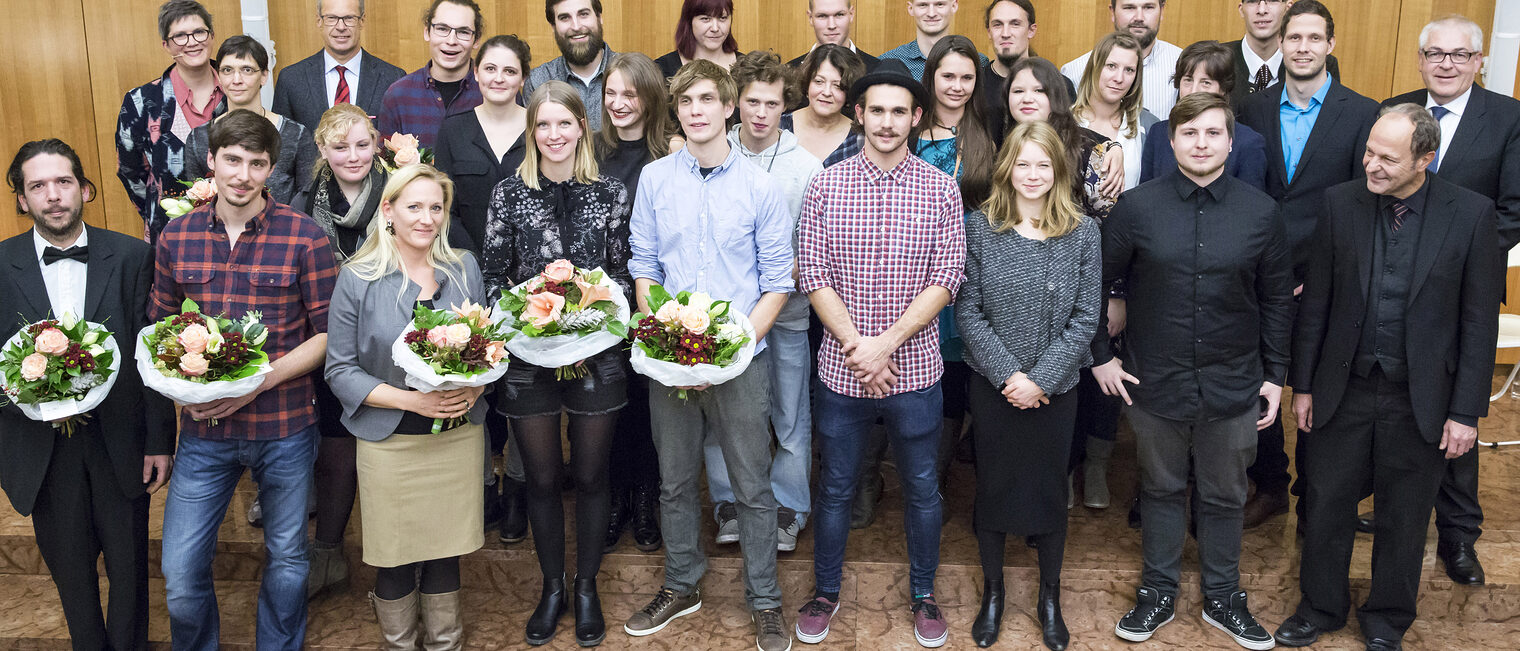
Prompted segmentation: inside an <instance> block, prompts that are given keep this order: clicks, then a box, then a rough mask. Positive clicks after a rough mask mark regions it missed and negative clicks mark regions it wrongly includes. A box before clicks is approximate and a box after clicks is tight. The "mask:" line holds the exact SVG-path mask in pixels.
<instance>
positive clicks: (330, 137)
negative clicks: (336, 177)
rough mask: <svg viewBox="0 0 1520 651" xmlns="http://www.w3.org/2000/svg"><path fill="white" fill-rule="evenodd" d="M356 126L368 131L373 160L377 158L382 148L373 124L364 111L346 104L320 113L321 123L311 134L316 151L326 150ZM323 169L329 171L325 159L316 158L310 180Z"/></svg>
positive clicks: (337, 105)
mask: <svg viewBox="0 0 1520 651" xmlns="http://www.w3.org/2000/svg"><path fill="white" fill-rule="evenodd" d="M356 124H362V125H364V126H365V128H367V129H369V139H370V142H371V144H372V145H373V147H374V155H375V158H379V157H380V148H381V147H383V146H384V145H382V144H381V143H380V132H379V131H376V130H375V124H374V122H371V121H370V119H369V115H367V114H366V113H365V112H364V109H362V108H359V107H357V106H354V105H353V104H349V103H348V102H343V103H341V104H333V106H332V108H330V109H327V110H326V111H324V112H323V113H322V121H320V122H318V123H317V130H316V131H314V132H312V138H313V139H314V140H316V141H317V149H319V150H320V149H323V148H326V147H327V146H329V145H331V144H332V143H335V142H337V141H339V140H342V139H343V137H344V136H347V135H348V132H349V131H351V130H353V128H354V125H356ZM370 165H371V166H373V165H374V161H373V160H371V161H370ZM324 169H330V167H329V166H328V164H327V157H326V156H317V163H316V164H315V165H313V166H312V168H311V176H312V178H317V177H318V176H319V175H321V174H322V170H324Z"/></svg>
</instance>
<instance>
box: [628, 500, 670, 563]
mask: <svg viewBox="0 0 1520 651" xmlns="http://www.w3.org/2000/svg"><path fill="white" fill-rule="evenodd" d="M659 514H660V487H659V485H658V484H653V485H644V486H639V487H638V488H635V489H634V490H633V544H634V545H635V546H637V547H638V548H639V551H644V552H652V551H655V550H657V549H659V548H660V545H661V544H662V543H663V542H664V541H663V540H662V539H661V538H660V517H659Z"/></svg>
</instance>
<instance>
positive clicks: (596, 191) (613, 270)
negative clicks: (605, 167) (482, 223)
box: [481, 174, 633, 301]
mask: <svg viewBox="0 0 1520 651" xmlns="http://www.w3.org/2000/svg"><path fill="white" fill-rule="evenodd" d="M538 183H539V189H537V190H534V189H532V188H529V187H528V186H527V184H525V183H523V181H522V179H521V178H518V177H517V175H515V174H514V175H512V176H508V177H507V178H505V179H502V181H501V182H500V183H497V184H496V189H495V190H493V191H492V192H491V205H490V208H489V209H488V210H487V211H486V241H485V244H484V245H483V246H482V247H481V250H482V260H483V264H482V265H481V271H482V274H483V275H484V278H485V286H486V296H487V298H488V299H490V300H493V301H494V300H496V299H497V298H499V297H500V296H501V294H502V293H503V292H505V291H507V290H509V289H511V288H512V287H513V286H515V285H516V284H518V283H520V282H522V281H524V280H527V279H529V278H531V277H533V276H534V275H536V274H538V273H539V272H541V271H543V270H544V267H545V266H546V265H548V264H549V263H551V262H554V261H555V260H558V259H561V258H563V259H566V260H569V261H570V262H571V263H573V264H575V266H577V267H582V268H586V269H595V268H597V267H601V268H602V269H603V270H604V271H606V272H607V273H608V275H610V276H611V277H612V279H613V280H616V281H617V282H618V283H619V284H621V285H622V286H623V288H624V291H625V292H628V293H630V294H631V293H632V290H633V278H632V277H631V276H630V275H629V274H628V259H629V258H630V257H632V254H631V253H630V250H629V248H628V214H629V211H630V210H631V209H632V205H631V204H630V202H629V201H628V190H627V189H626V188H625V187H623V183H622V182H621V181H619V180H617V179H615V178H612V177H611V176H606V175H603V176H602V177H601V178H600V179H598V180H597V181H596V182H594V183H589V184H588V183H580V182H577V181H575V180H573V179H572V180H569V181H564V182H560V183H556V182H553V181H550V180H548V179H545V178H543V177H539V180H538Z"/></svg>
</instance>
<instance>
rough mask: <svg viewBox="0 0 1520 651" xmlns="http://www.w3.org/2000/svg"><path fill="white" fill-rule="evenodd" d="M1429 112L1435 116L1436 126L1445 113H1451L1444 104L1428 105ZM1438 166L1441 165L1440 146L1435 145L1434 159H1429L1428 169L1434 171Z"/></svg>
mask: <svg viewBox="0 0 1520 651" xmlns="http://www.w3.org/2000/svg"><path fill="white" fill-rule="evenodd" d="M1430 114H1431V115H1434V116H1435V118H1436V126H1440V124H1441V118H1444V117H1446V116H1447V115H1450V114H1451V109H1449V108H1446V107H1444V106H1432V107H1430ZM1440 166H1441V148H1440V147H1436V157H1435V160H1432V161H1430V171H1432V172H1434V171H1436V168H1438V167H1440Z"/></svg>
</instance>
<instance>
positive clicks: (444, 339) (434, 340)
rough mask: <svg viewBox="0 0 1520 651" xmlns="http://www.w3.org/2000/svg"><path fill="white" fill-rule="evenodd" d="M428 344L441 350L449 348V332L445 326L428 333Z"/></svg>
mask: <svg viewBox="0 0 1520 651" xmlns="http://www.w3.org/2000/svg"><path fill="white" fill-rule="evenodd" d="M427 338H428V342H429V343H431V344H433V345H434V346H437V347H439V348H448V347H449V330H448V328H445V327H444V326H438V327H436V328H433V329H432V330H428V333H427Z"/></svg>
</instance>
